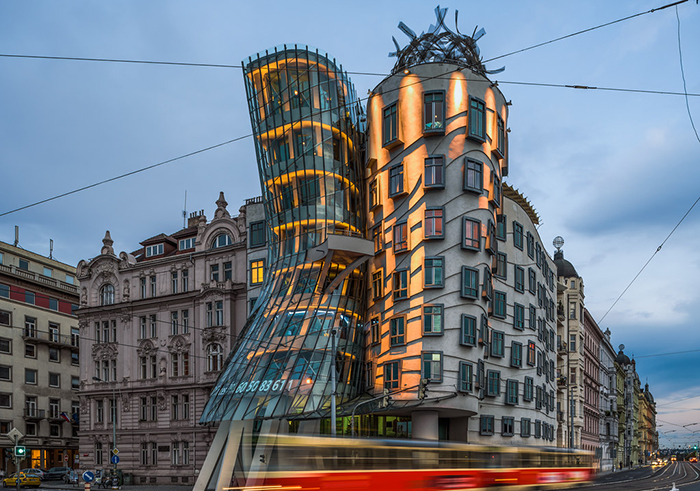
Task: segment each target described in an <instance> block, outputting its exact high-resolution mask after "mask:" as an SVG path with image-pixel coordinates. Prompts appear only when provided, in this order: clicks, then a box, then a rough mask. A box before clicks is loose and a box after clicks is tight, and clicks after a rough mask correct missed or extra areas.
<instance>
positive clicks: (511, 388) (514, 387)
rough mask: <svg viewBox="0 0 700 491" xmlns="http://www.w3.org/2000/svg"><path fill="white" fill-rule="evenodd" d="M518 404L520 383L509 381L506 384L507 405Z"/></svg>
mask: <svg viewBox="0 0 700 491" xmlns="http://www.w3.org/2000/svg"><path fill="white" fill-rule="evenodd" d="M517 403H518V381H517V380H508V381H507V382H506V404H513V405H515V404H517Z"/></svg>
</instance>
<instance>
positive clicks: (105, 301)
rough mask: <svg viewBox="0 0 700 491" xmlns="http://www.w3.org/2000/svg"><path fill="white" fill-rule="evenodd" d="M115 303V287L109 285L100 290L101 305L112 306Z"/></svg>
mask: <svg viewBox="0 0 700 491" xmlns="http://www.w3.org/2000/svg"><path fill="white" fill-rule="evenodd" d="M113 303H114V286H113V285H110V284H109V283H107V284H106V285H104V286H103V287H102V288H100V305H112V304H113Z"/></svg>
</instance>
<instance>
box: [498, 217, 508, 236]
mask: <svg viewBox="0 0 700 491" xmlns="http://www.w3.org/2000/svg"><path fill="white" fill-rule="evenodd" d="M506 222H507V219H506V216H505V215H496V238H497V239H498V240H506Z"/></svg>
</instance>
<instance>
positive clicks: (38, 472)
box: [20, 468, 46, 481]
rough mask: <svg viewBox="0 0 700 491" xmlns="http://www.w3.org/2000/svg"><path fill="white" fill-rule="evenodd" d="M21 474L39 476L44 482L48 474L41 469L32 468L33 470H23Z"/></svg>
mask: <svg viewBox="0 0 700 491" xmlns="http://www.w3.org/2000/svg"><path fill="white" fill-rule="evenodd" d="M20 472H24V473H25V474H32V475H35V476H39V479H41V480H42V481H43V480H44V477H45V476H46V472H44V471H43V470H41V469H38V468H31V469H21V470H20Z"/></svg>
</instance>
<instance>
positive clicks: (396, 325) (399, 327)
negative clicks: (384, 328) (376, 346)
mask: <svg viewBox="0 0 700 491" xmlns="http://www.w3.org/2000/svg"><path fill="white" fill-rule="evenodd" d="M389 328H390V333H391V339H390V341H391V346H401V345H403V344H405V343H406V332H405V331H406V318H405V317H393V318H392V319H390V320H389Z"/></svg>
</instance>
